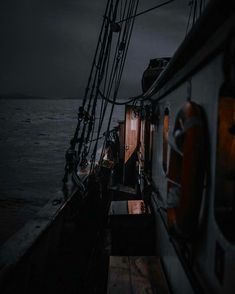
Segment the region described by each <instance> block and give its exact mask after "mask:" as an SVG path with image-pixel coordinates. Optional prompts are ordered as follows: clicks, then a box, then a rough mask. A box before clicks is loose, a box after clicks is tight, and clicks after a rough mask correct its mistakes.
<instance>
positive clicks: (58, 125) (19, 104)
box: [0, 99, 124, 244]
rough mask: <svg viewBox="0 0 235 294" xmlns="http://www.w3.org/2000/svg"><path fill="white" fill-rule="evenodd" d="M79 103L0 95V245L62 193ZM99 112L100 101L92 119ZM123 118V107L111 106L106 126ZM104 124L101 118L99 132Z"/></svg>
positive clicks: (61, 195)
mask: <svg viewBox="0 0 235 294" xmlns="http://www.w3.org/2000/svg"><path fill="white" fill-rule="evenodd" d="M79 103H81V101H79V100H61V99H60V100H59V99H58V100H45V99H43V100H40V99H35V100H33V99H1V100H0V244H1V243H3V242H4V241H6V240H7V239H8V238H9V237H10V236H11V235H12V234H14V233H15V232H16V231H17V230H19V229H20V228H21V227H22V226H23V225H24V224H25V223H26V222H28V221H30V219H32V218H33V217H34V215H35V213H37V212H38V211H39V210H40V209H41V208H42V207H43V206H44V205H45V204H46V203H47V202H48V201H49V200H50V199H53V198H55V197H63V193H62V177H63V174H64V165H65V159H64V155H65V151H66V149H67V148H68V146H69V141H70V139H71V138H72V135H73V132H74V129H75V127H76V122H77V108H78V106H79ZM109 109H110V107H109ZM109 109H108V111H109ZM99 112H100V103H99V104H98V106H97V111H96V119H98V116H99ZM108 113H109V112H108ZM123 119H124V107H116V108H115V111H114V115H113V118H112V124H111V127H112V126H115V125H117V123H118V121H119V120H123ZM106 125H107V119H106V121H105V124H104V127H103V129H102V131H101V134H102V133H103V132H104V131H105V129H106ZM95 135H96V134H95Z"/></svg>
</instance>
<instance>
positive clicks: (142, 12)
mask: <svg viewBox="0 0 235 294" xmlns="http://www.w3.org/2000/svg"><path fill="white" fill-rule="evenodd" d="M174 1H175V0H169V1H166V2H164V3H161V4H158V5H156V6H154V7H152V8H149V9H146V10H144V11H141V12H139V13H136V14H135V15H133V16H130V17H127V18H125V19H122V20H120V21H118V22H117V23H118V24H119V23H122V22H124V21H127V20H129V19H131V18H136V17H137V16H140V15H143V14H145V13H148V12H150V11H152V10H155V9H157V8H160V7H162V6H165V5H167V4H170V3H171V2H174Z"/></svg>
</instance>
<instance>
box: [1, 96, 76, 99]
mask: <svg viewBox="0 0 235 294" xmlns="http://www.w3.org/2000/svg"><path fill="white" fill-rule="evenodd" d="M0 100H82V99H81V98H74V97H68V98H61V97H58V98H56V97H27V96H26V97H12V96H1V97H0Z"/></svg>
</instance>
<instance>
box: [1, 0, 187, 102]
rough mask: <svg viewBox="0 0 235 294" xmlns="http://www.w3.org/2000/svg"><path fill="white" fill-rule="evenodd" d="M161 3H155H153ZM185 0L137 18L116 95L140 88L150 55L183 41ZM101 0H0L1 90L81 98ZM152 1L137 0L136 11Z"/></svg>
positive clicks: (167, 50) (170, 51)
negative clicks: (121, 83) (119, 90)
mask: <svg viewBox="0 0 235 294" xmlns="http://www.w3.org/2000/svg"><path fill="white" fill-rule="evenodd" d="M158 2H159V3H160V1H158ZM187 3H188V1H187V0H181V1H180V0H178V1H177V0H176V1H175V2H173V3H172V4H170V5H168V6H165V7H163V8H162V9H159V10H156V11H152V12H151V13H149V14H148V15H143V16H141V17H139V18H137V20H136V24H135V28H134V33H133V38H132V41H131V45H130V52H129V55H128V56H129V58H128V59H127V65H126V68H125V72H124V76H123V86H122V88H121V89H122V91H121V94H120V95H124V92H125V91H126V90H127V89H128V93H130V95H131V94H134V93H136V92H139V91H140V86H139V85H140V80H141V75H142V72H143V70H144V68H145V67H146V66H147V64H148V61H149V59H150V58H154V57H160V56H170V55H172V54H173V52H174V51H175V49H176V47H177V46H178V44H179V43H180V42H181V41H182V39H183V36H184V32H185V23H186V19H187V11H188V7H187ZM105 4H106V0H99V1H86V0H82V1H80V0H67V1H65V0H64V1H62V0H60V1H55V0H48V1H46V0H44V1H39V0H34V1H32V0H31V1H30V0H21V1H20V0H18V1H17V0H14V1H13V0H9V1H2V2H1V4H0V9H1V27H0V32H1V43H2V46H1V49H0V62H1V68H0V93H13V92H22V93H26V94H29V95H42V96H53V97H56V96H59V97H66V96H82V94H83V91H84V88H85V84H86V79H87V77H88V73H89V69H90V65H91V59H92V56H93V52H94V49H95V46H96V41H97V35H98V33H99V27H100V25H101V22H102V15H103V11H104V8H105ZM154 5H156V1H153V0H152V1H151V0H148V1H140V7H139V10H143V9H146V8H149V7H151V6H154Z"/></svg>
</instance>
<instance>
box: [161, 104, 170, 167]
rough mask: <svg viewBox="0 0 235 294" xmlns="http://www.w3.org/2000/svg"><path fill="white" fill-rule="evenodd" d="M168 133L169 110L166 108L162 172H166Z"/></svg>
mask: <svg viewBox="0 0 235 294" xmlns="http://www.w3.org/2000/svg"><path fill="white" fill-rule="evenodd" d="M168 132H169V109H168V108H166V109H165V112H164V119H163V156H162V160H163V162H162V166H163V170H164V172H165V173H166V172H167V160H168Z"/></svg>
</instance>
